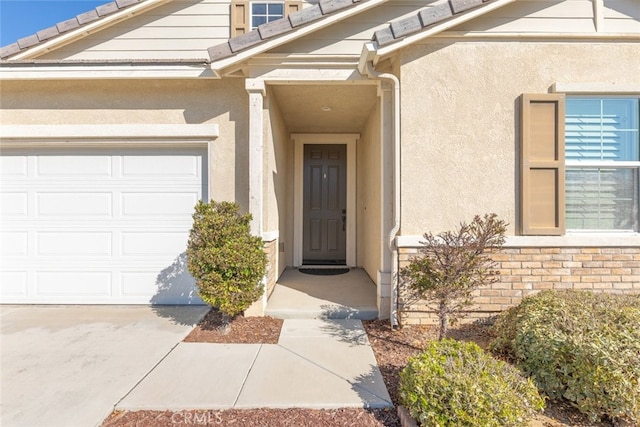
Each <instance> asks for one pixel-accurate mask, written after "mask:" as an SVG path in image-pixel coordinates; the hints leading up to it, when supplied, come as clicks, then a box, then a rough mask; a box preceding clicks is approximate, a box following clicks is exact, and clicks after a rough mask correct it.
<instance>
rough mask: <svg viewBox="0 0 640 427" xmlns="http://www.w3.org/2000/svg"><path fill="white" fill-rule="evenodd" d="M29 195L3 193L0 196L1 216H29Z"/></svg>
mask: <svg viewBox="0 0 640 427" xmlns="http://www.w3.org/2000/svg"><path fill="white" fill-rule="evenodd" d="M28 209H29V208H28V193H26V192H24V193H2V194H1V195H0V215H2V216H3V217H7V216H26V215H27V214H28Z"/></svg>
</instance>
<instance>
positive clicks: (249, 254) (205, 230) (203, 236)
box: [187, 200, 267, 317]
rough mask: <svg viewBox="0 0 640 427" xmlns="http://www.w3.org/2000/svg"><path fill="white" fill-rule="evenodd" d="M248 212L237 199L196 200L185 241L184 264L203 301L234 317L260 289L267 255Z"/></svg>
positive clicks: (258, 294)
mask: <svg viewBox="0 0 640 427" xmlns="http://www.w3.org/2000/svg"><path fill="white" fill-rule="evenodd" d="M250 222H251V214H244V215H242V214H240V209H239V207H238V205H237V204H236V203H232V202H215V201H212V202H210V203H204V202H203V201H202V200H201V201H199V202H198V204H197V205H196V207H195V213H194V214H193V227H192V229H191V232H190V234H189V243H188V245H187V266H188V269H189V272H190V273H191V275H192V276H193V277H194V278H195V280H196V285H197V286H198V289H199V291H198V294H199V295H200V297H201V298H202V300H203V301H204V302H206V303H207V304H210V305H211V306H213V307H216V308H218V309H219V310H220V311H221V312H222V313H224V314H226V315H228V316H230V317H233V316H235V315H236V314H239V313H241V312H243V311H244V310H246V309H247V308H249V306H250V305H251V304H253V303H254V302H255V301H257V300H258V299H259V298H260V297H261V296H262V293H263V291H264V290H263V286H262V278H263V277H264V274H265V270H266V265H267V257H266V254H265V253H264V244H263V242H262V238H260V237H256V236H252V235H251V233H250V227H249V223H250Z"/></svg>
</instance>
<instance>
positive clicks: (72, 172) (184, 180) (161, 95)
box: [0, 0, 640, 323]
mask: <svg viewBox="0 0 640 427" xmlns="http://www.w3.org/2000/svg"><path fill="white" fill-rule="evenodd" d="M0 56H1V57H2V62H1V63H0V84H1V89H0V90H1V92H0V96H1V114H2V115H1V116H0V119H1V127H0V144H1V145H0V149H1V150H2V152H1V160H2V163H1V165H2V170H1V174H2V181H1V184H2V187H1V190H2V223H1V227H2V228H1V230H0V231H1V232H2V237H1V239H2V251H3V252H2V286H1V290H2V294H1V298H2V301H3V302H5V303H119V304H122V303H132V304H136V303H149V302H154V303H169V304H185V303H197V302H199V300H198V298H197V297H196V296H195V293H194V290H193V280H192V279H191V277H190V276H189V275H188V273H187V272H186V269H185V261H184V250H185V245H186V239H187V235H188V230H189V228H190V225H191V218H190V215H191V213H192V209H193V205H194V204H195V202H196V201H197V200H198V199H200V198H204V199H213V200H233V201H237V202H238V203H239V204H240V206H241V208H242V209H243V210H245V211H249V212H251V213H252V215H253V222H252V231H253V233H255V234H258V235H261V236H262V237H263V240H264V241H265V251H266V252H267V253H268V256H269V260H270V268H269V273H268V275H267V280H266V285H265V297H264V299H263V301H261V302H259V303H258V304H257V305H256V307H254V309H255V310H254V311H255V312H257V313H258V314H259V313H260V312H261V310H263V309H264V306H265V304H266V303H267V299H268V295H269V294H270V292H271V291H272V289H273V286H274V284H275V281H276V279H277V277H278V276H279V275H280V274H281V273H282V272H283V271H284V269H285V268H287V267H298V266H302V265H309V264H311V265H316V264H323V265H324V264H331V265H347V266H353V267H361V268H362V269H364V270H365V271H366V272H367V274H368V275H369V277H370V278H371V280H372V282H373V283H375V287H373V286H372V292H373V291H374V289H375V292H376V294H377V302H378V310H379V316H380V317H381V318H390V319H391V321H392V322H393V323H395V322H397V321H398V319H399V318H400V317H402V320H403V321H404V322H410V323H415V322H430V321H431V320H432V319H431V318H432V315H431V313H429V310H428V308H427V307H425V306H424V305H423V304H421V303H420V302H411V301H408V300H406V299H405V298H404V293H403V284H402V281H401V280H399V278H398V275H397V272H398V269H399V268H401V267H402V266H403V265H406V263H407V262H408V260H409V259H410V258H411V257H412V256H414V255H415V254H416V252H417V248H418V247H419V246H420V240H421V236H422V234H423V233H424V232H426V231H431V232H434V233H438V232H440V231H444V230H448V229H452V228H454V227H456V226H457V225H458V224H459V223H460V222H461V221H466V222H468V221H470V220H471V219H472V218H473V216H474V215H476V214H480V215H482V214H484V213H489V212H495V213H496V214H498V216H499V218H501V219H503V220H505V221H507V222H508V223H509V226H508V236H507V241H506V244H505V246H504V249H503V250H502V251H501V252H500V253H499V254H498V255H496V261H497V262H498V263H499V268H500V270H501V273H502V274H501V279H500V281H499V282H498V283H495V284H493V285H492V286H491V287H488V288H486V289H483V290H481V291H479V292H478V294H477V296H476V303H477V305H476V306H475V307H474V316H475V317H482V316H486V315H490V314H494V313H495V312H497V311H500V310H502V309H505V308H506V307H509V306H511V305H513V304H516V303H517V302H518V301H519V300H520V299H521V298H522V297H523V296H526V295H528V294H530V293H532V292H536V291H538V290H540V289H549V288H558V289H565V288H575V289H592V290H595V291H606V292H638V291H640V234H639V231H640V230H639V225H638V223H639V212H638V211H639V209H638V205H639V203H640V200H639V199H640V196H639V179H640V178H639V174H640V172H639V169H640V157H639V146H640V136H639V121H640V112H639V100H640V3H639V2H638V1H637V0H485V1H483V0H448V1H444V0H437V1H415V0H326V1H325V0H320V1H319V2H316V1H311V2H304V1H303V2H299V1H291V0H285V1H267V2H251V3H250V2H248V1H238V0H233V1H232V2H231V3H229V2H228V1H225V0H139V1H138V0H117V1H115V2H112V3H108V4H105V5H104V6H101V7H99V8H97V9H95V10H93V11H89V12H87V13H85V14H82V15H78V16H77V17H75V18H72V19H70V20H68V21H65V22H62V23H59V24H58V25H57V26H54V27H51V28H49V29H44V30H43V31H41V32H39V33H37V34H36V35H34V36H31V37H27V38H25V39H22V40H19V41H18V42H17V43H15V44H13V45H10V46H5V47H3V48H2V51H1V52H0Z"/></svg>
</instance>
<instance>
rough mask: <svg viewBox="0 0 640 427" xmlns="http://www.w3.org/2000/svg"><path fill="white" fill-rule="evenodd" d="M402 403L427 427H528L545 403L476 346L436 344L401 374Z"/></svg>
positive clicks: (531, 387) (515, 372)
mask: <svg viewBox="0 0 640 427" xmlns="http://www.w3.org/2000/svg"><path fill="white" fill-rule="evenodd" d="M400 400H401V402H402V404H403V405H405V406H406V407H407V409H408V410H409V413H410V414H411V416H412V417H414V418H415V419H416V420H417V421H418V422H420V423H421V424H422V425H423V426H442V427H444V426H456V427H464V426H478V427H480V426H482V427H492V426H495V427H499V426H521V425H526V423H527V420H528V419H530V418H531V417H532V416H533V415H534V414H535V413H536V412H537V411H539V410H541V409H542V408H543V407H544V401H543V399H542V398H541V397H540V395H539V394H538V390H537V389H536V387H535V385H534V384H533V382H532V381H531V380H528V379H525V378H523V377H522V376H521V375H520V373H519V372H518V370H517V369H516V368H514V367H513V366H511V365H509V364H507V363H505V362H502V361H499V360H497V359H495V358H493V357H492V356H491V355H490V354H488V353H486V352H484V351H483V350H482V349H481V348H480V347H478V345H477V344H475V343H472V342H459V341H455V340H450V339H445V340H442V341H433V342H431V343H430V344H429V345H428V346H427V348H426V349H425V350H424V352H422V353H421V354H419V355H418V356H416V357H413V358H411V359H410V360H409V363H408V364H407V366H406V367H405V368H404V369H403V370H402V372H401V373H400Z"/></svg>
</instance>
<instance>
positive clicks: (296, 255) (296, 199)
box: [291, 133, 360, 267]
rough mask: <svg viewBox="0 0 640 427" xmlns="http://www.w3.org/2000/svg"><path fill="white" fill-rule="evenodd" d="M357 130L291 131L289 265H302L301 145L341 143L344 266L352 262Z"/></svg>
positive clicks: (354, 223)
mask: <svg viewBox="0 0 640 427" xmlns="http://www.w3.org/2000/svg"><path fill="white" fill-rule="evenodd" d="M359 138H360V134H359V133H294V134H291V139H292V140H293V143H294V157H293V158H294V165H293V168H294V183H293V265H294V267H300V266H301V265H302V247H303V246H302V245H303V240H302V239H303V221H302V215H303V199H304V185H303V178H304V176H303V170H304V146H305V145H308V144H344V145H346V146H347V224H346V225H347V236H346V237H347V242H346V245H347V248H346V249H347V266H349V267H355V266H356V143H357V141H358V139H359Z"/></svg>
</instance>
